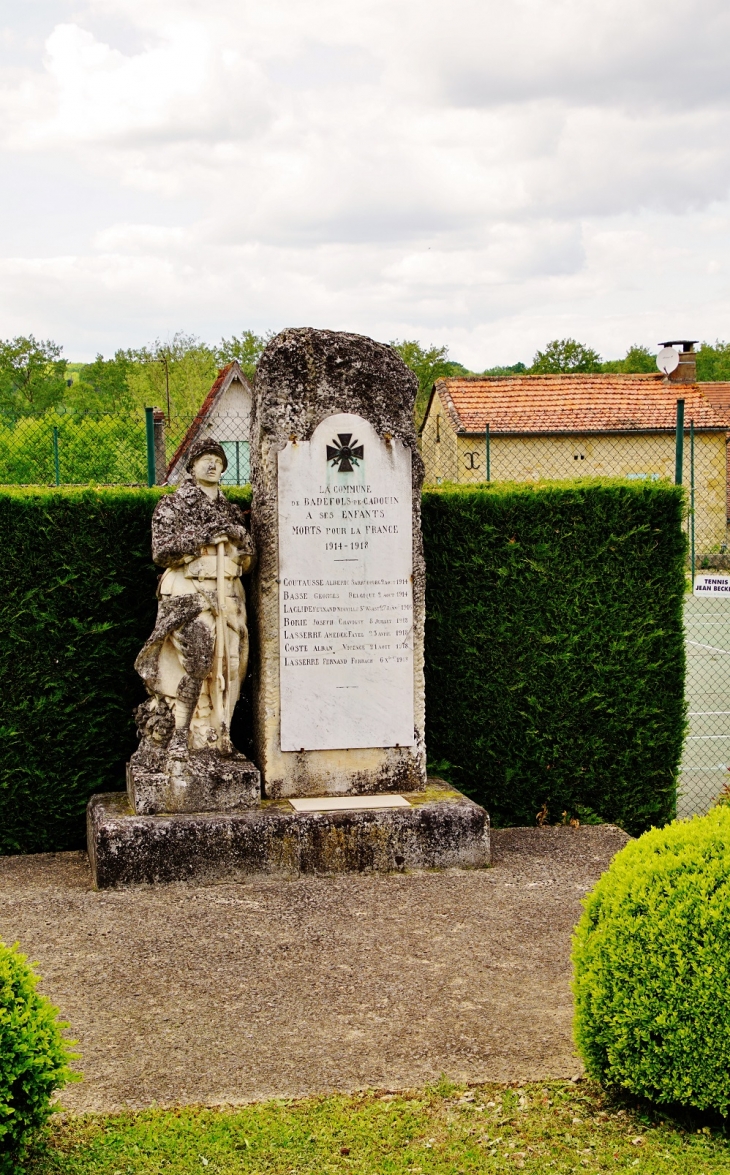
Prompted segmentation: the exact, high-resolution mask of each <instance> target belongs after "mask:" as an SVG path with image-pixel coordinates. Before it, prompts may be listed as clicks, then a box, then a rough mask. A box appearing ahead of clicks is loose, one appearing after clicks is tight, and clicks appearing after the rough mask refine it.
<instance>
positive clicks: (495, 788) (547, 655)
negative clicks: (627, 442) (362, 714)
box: [0, 482, 684, 853]
mask: <svg viewBox="0 0 730 1175" xmlns="http://www.w3.org/2000/svg"><path fill="white" fill-rule="evenodd" d="M162 492H164V491H161V490H157V489H151V490H147V489H127V488H121V487H120V488H116V487H115V488H113V489H64V490H49V489H44V488H40V487H39V488H33V489H3V490H2V491H0V534H2V536H3V556H4V560H5V591H4V592H3V594H2V599H1V601H0V672H2V681H3V687H4V699H3V700H4V706H3V714H2V717H1V718H0V852H3V853H14V852H43V851H51V850H62V849H69V848H77V847H80V846H82V845H83V844H84V811H85V806H86V802H87V800H88V798H89V796H90V795H91V794H92V793H93V792H98V791H117V790H120V789H121V788H123V786H124V764H125V762H126V760H127V759H128V757H129V755H130V753H131V751H132V750H133V749H134V747H135V746H136V736H135V731H134V722H133V718H132V711H133V709H134V707H135V705H136V704H137V703H138V702H139V701H140V700H142V698H143V697H144V688H143V686H142V683H141V681H140V679H139V677H138V676H137V674H136V672H135V670H134V667H133V663H134V659H135V656H136V655H137V652H138V651H139V649H140V647H141V645H142V644H143V642H144V641H145V640H146V639H147V637H148V636H149V633H150V632H151V629H152V625H153V622H154V615H155V606H156V605H155V597H154V589H155V582H156V569H155V568H154V566H153V564H152V561H151V558H150V533H149V528H150V518H151V515H152V510H153V509H154V505H155V503H156V501H157V499H158V497H159V495H160V493H162ZM227 493H228V494H229V496H230V497H231V498H236V499H237V500H239V501H242V502H245V501H247V500H248V497H249V494H248V491H247V490H239V489H236V488H235V487H231V488H227ZM681 510H682V494H681V490H679V489H675V488H674V487H673V486H669V485H667V484H662V483H654V484H647V483H635V482H631V483H585V484H576V483H572V484H571V485H569V486H568V487H567V488H566V485H565V483H562V484H560V483H558V484H556V485H538V486H536V487H533V488H529V487H525V486H494V487H491V488H485V489H481V490H465V489H451V490H448V489H444V490H441V491H439V492H430V493H427V494H425V495H424V501H423V529H424V542H425V548H426V563H427V568H428V588H427V592H428V597H427V602H428V620H427V629H426V685H427V741H428V747H429V756H430V758H431V759H432V760H436V761H438V760H447V761H448V762H449V763H451V764H453V765H454V766H453V769H452V778H453V781H454V783H455V784H457V785H458V786H460V787H462V788H464V790H466V791H468V792H470V794H473V795H474V796H475V797H476V798H478V799H479V800H482V801H484V802H485V803H486V805H487V807H488V809H489V811H490V813H491V815H492V817H493V819H494V820H495V823H500V824H509V823H529V824H532V823H534V820H535V813H536V811H537V810H538V808H539V807H541V805H542V804H543V802H544V801H547V803H548V806H549V808H550V813H551V819H559V818H560V814H561V812H562V810H563V809H567V810H569V811H570V812H571V814H575V813H576V812H577V813H578V814H579V815H580V811H579V809H580V808H581V807H589V808H592V809H594V810H595V812H597V813H599V814H600V815H601V816H603V817H605V818H606V819H614V820H620V821H621V822H623V823H624V824H625V825H626V827H627V828H629V829H630V830H631V831H640V830H641V829H642V828H645V827H647V826H648V824H649V823H650V822H652V821H653V822H654V823H660V822H663V821H665V820H667V819H669V818H670V817H671V815H672V814H673V811H674V786H675V784H674V781H675V775H676V768H677V764H678V760H679V755H680V751H681V744H682V735H683V721H684V719H683V668H684V653H683V646H682V621H681V607H682V592H683V586H684V581H683V554H684V538H683V535H682V532H681V525H680V524H681ZM237 721H238V722H239V723H241V722H242V719H241V716H240V714H239V713H238V712H237ZM239 729H241V728H239ZM234 737H235V731H234ZM237 741H238V743H239V745H241V746H242V748H243V749H246V745H245V731H244V732H243V734H239V736H238V738H237Z"/></svg>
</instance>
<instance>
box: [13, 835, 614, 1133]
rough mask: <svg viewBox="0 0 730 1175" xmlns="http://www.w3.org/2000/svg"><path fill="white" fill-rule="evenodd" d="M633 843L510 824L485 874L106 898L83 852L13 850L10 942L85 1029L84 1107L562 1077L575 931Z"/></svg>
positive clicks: (571, 1062) (572, 1061)
mask: <svg viewBox="0 0 730 1175" xmlns="http://www.w3.org/2000/svg"><path fill="white" fill-rule="evenodd" d="M626 839H627V838H626V836H625V834H624V833H623V832H621V831H620V830H619V829H617V828H614V827H612V826H610V825H601V826H597V827H591V828H580V829H572V828H545V829H538V828H518V829H506V830H503V831H497V832H494V833H493V848H494V862H495V863H494V867H493V868H492V869H488V870H483V871H475V872H456V871H449V872H444V873H420V874H418V873H416V874H409V875H389V876H361V875H357V876H345V877H335V878H312V877H303V878H300V879H298V880H295V881H275V880H271V879H261V880H258V879H256V880H250V881H247V882H245V883H241V884H219V885H211V886H205V887H203V886H192V885H186V884H176V885H170V886H165V887H160V888H157V889H155V888H139V889H130V890H116V891H115V890H106V891H104V892H101V893H95V892H94V891H93V890H92V888H91V882H90V876H89V869H88V864H87V861H86V855H85V854H83V853H60V854H45V855H39V856H32V857H5V858H0V938H2V939H4V940H5V942H14V941H15V940H18V941H19V942H20V944H21V948H22V949H23V951H24V952H25V953H26V954H27V955H28V956H29V958H30V959H31V960H33V961H35V962H37V964H38V967H39V969H40V972H41V974H42V976H43V985H42V987H43V990H44V991H45V992H46V993H47V994H48V995H49V996H50V997H51V998H52V999H53V1001H54V1003H56V1004H58V1005H59V1007H60V1008H61V1010H62V1013H63V1015H64V1017H65V1018H67V1019H68V1020H70V1022H71V1025H72V1030H73V1035H74V1036H75V1037H77V1038H78V1041H79V1047H80V1049H81V1052H82V1054H83V1056H82V1060H81V1063H80V1064H81V1068H82V1069H83V1072H84V1081H83V1083H81V1084H79V1085H76V1086H72V1087H70V1088H69V1089H68V1090H67V1091H66V1092H65V1093H64V1095H63V1103H64V1105H65V1106H66V1107H67V1108H68V1109H71V1110H74V1111H82V1110H112V1109H115V1108H118V1107H121V1106H124V1105H128V1106H133V1107H142V1106H148V1105H150V1104H151V1103H155V1102H156V1103H158V1104H163V1105H164V1104H170V1103H176V1102H203V1103H207V1104H216V1103H221V1102H229V1103H236V1102H244V1101H251V1100H256V1099H261V1098H267V1097H275V1096H301V1095H305V1094H312V1093H321V1092H325V1091H329V1090H335V1089H337V1090H343V1091H347V1090H352V1089H356V1088H362V1087H367V1086H375V1087H383V1086H384V1087H387V1088H391V1089H398V1088H403V1087H407V1086H415V1085H422V1084H424V1083H425V1082H427V1081H429V1080H431V1079H433V1078H437V1077H438V1076H439V1075H440V1074H441V1073H446V1074H447V1075H448V1076H449V1077H451V1078H453V1079H455V1080H457V1079H458V1080H465V1081H487V1080H494V1081H522V1080H528V1079H537V1080H539V1079H541V1078H561V1077H571V1076H574V1075H575V1074H576V1073H577V1072H579V1071H580V1065H579V1063H578V1061H577V1060H576V1058H575V1056H574V1053H573V1046H572V1041H571V1016H572V1009H571V997H570V961H569V950H570V935H571V930H572V927H573V925H574V924H575V922H576V919H577V918H578V916H579V913H580V899H581V897H582V896H583V894H584V893H585V892H586V890H587V889H589V888H590V887H591V885H592V884H593V882H594V881H595V879H596V878H597V877H598V876H599V874H600V873H601V872H603V870H604V869H605V868H606V866H607V865H608V863H609V861H610V859H611V857H612V856H613V854H614V853H615V852H616V851H617V850H618V849H619V848H621V846H622V845H623V844H624V843H625V841H626Z"/></svg>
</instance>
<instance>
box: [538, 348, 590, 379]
mask: <svg viewBox="0 0 730 1175" xmlns="http://www.w3.org/2000/svg"><path fill="white" fill-rule="evenodd" d="M600 370H601V356H600V355H599V354H598V352H597V351H594V350H593V348H592V347H588V346H586V344H585V343H579V342H577V340H576V339H553V340H552V342H550V343H548V344H547V346H546V347H545V350H544V351H536V352H535V358H534V359H533V361H532V367H531V368H530V371H531V372H532V373H533V374H535V375H557V374H559V373H561V372H571V371H576V372H577V371H600Z"/></svg>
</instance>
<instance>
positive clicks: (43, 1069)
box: [0, 942, 78, 1175]
mask: <svg viewBox="0 0 730 1175" xmlns="http://www.w3.org/2000/svg"><path fill="white" fill-rule="evenodd" d="M37 982H38V980H37V977H36V975H35V974H34V973H33V971H32V969H31V968H30V967H29V966H28V964H27V962H26V960H25V956H24V955H21V954H19V953H18V951H17V949H16V948H15V947H6V946H5V945H4V943H2V942H0V1175H16V1173H17V1172H18V1170H19V1169H20V1168H19V1162H20V1161H21V1160H22V1157H23V1152H24V1151H25V1149H26V1147H27V1145H28V1143H29V1142H30V1141H31V1140H32V1138H33V1135H34V1134H35V1132H36V1131H37V1130H38V1129H39V1128H40V1127H41V1126H43V1124H44V1123H45V1122H46V1120H47V1119H48V1117H49V1115H50V1113H51V1097H52V1095H53V1093H54V1092H55V1091H56V1090H57V1089H62V1088H63V1086H64V1085H66V1084H68V1082H69V1081H73V1080H78V1077H77V1075H76V1074H75V1073H72V1071H71V1069H70V1066H69V1061H71V1060H73V1059H74V1054H73V1053H71V1052H70V1051H69V1046H68V1043H67V1042H66V1041H65V1040H64V1039H63V1037H62V1035H61V1030H62V1029H63V1028H66V1027H68V1026H67V1025H66V1024H63V1023H59V1021H58V1020H57V1014H58V1009H57V1008H54V1007H53V1005H52V1004H51V1003H50V1002H49V1001H48V1000H47V999H46V998H45V996H42V995H40V994H39V993H38V992H37V991H36V984H37Z"/></svg>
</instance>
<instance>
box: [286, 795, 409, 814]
mask: <svg viewBox="0 0 730 1175" xmlns="http://www.w3.org/2000/svg"><path fill="white" fill-rule="evenodd" d="M289 803H290V804H291V806H292V808H294V810H295V812H362V811H364V810H365V809H367V808H410V806H411V805H410V803H409V802H408V800H407V799H405V797H404V796H390V795H380V796H307V797H306V798H302V799H293V800H292V799H290V800H289Z"/></svg>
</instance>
